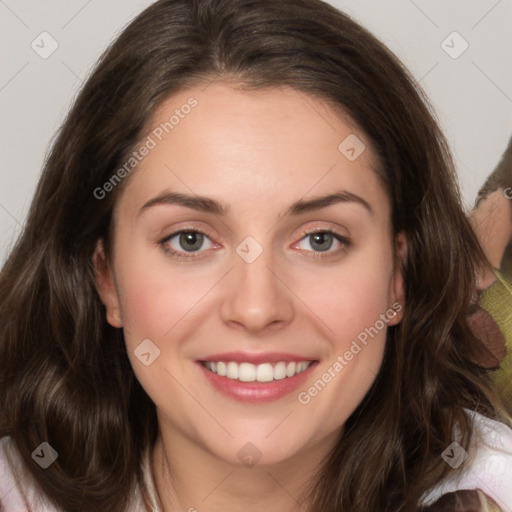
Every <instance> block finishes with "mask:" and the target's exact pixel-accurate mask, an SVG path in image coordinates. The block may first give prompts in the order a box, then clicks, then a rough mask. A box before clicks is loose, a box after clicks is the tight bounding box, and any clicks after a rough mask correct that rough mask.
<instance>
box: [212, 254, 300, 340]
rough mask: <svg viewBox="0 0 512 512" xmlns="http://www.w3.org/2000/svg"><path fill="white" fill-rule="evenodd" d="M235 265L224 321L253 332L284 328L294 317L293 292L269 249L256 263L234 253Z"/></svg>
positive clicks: (226, 301) (228, 281)
mask: <svg viewBox="0 0 512 512" xmlns="http://www.w3.org/2000/svg"><path fill="white" fill-rule="evenodd" d="M234 267H235V268H233V270H232V271H231V272H230V274H229V275H230V277H229V278H228V280H227V282H226V289H225V295H224V300H223V302H222V307H221V316H222V320H223V321H224V322H225V323H226V324H229V325H230V326H231V327H235V328H238V329H244V330H246V331H248V332H250V333H251V334H263V333H264V332H267V331H268V330H273V329H280V328H283V327H284V326H285V325H287V324H289V323H290V322H291V321H292V320H293V317H294V314H295V310H294V305H293V297H294V295H293V292H292V291H291V290H290V288H289V287H288V286H287V285H286V278H285V277H286V276H285V272H284V271H283V270H282V268H281V267H278V266H277V265H276V264H275V261H274V259H273V257H272V254H271V251H270V250H268V249H265V250H264V251H263V252H262V254H261V255H260V256H259V257H258V258H257V259H256V260H255V261H253V262H252V263H248V262H247V261H245V260H244V259H243V258H241V257H239V256H238V254H236V253H235V254H234Z"/></svg>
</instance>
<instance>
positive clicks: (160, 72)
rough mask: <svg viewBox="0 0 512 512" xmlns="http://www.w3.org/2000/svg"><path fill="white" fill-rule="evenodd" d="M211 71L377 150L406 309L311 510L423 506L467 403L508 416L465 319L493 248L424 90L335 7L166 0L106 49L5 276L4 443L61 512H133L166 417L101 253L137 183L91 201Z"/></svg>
mask: <svg viewBox="0 0 512 512" xmlns="http://www.w3.org/2000/svg"><path fill="white" fill-rule="evenodd" d="M213 80H224V81H229V82H230V83H231V84H233V85H234V86H236V87H241V88H244V89H246V90H257V89H262V88H268V87H274V86H281V85H286V86H290V87H293V88H294V89H296V90H298V91H301V92H303V93H305V94H307V95H312V96H315V97H318V98H320V99H322V100H324V101H326V102H327V103H328V104H329V105H331V106H332V107H333V108H334V109H338V110H341V111H343V112H344V113H346V114H348V115H349V116H350V117H351V118H352V119H353V120H354V121H355V122H356V123H357V124H358V125H359V127H360V128H361V129H362V130H363V131H364V132H365V133H366V135H367V136H368V137H369V139H370V140H371V141H372V143H373V147H374V148H375V151H376V153H377V156H378V159H379V161H380V172H381V174H382V178H383V180H384V182H385V185H386V188H387V191H388V193H389V197H390V201H391V203H392V222H393V226H394V231H395V233H398V232H399V231H403V232H405V233H406V235H407V238H408V253H407V261H406V262H405V263H404V268H403V271H404V275H405V282H406V302H405V309H404V317H403V320H402V322H401V323H400V324H399V325H398V326H395V327H391V328H389V330H388V338H387V344H386V352H385V356H384V360H383V364H382V367H381V370H380V373H379V374H378V376H377V378H376V381H375V383H374V385H373V386H372V388H371V389H370V391H369V392H368V394H367V395H366V397H365V398H364V400H363V402H362V403H361V404H360V405H359V406H358V408H357V409H356V410H355V411H354V413H353V414H352V415H351V417H350V418H349V419H348V421H347V423H346V426H345V432H344V434H343V436H342V437H341V438H340V439H339V440H338V442H337V445H336V446H335V448H334V449H333V451H332V453H331V454H330V455H329V457H328V458H327V459H326V460H325V461H324V464H323V467H322V469H321V471H320V472H319V474H318V478H317V479H316V480H315V481H314V482H312V483H311V486H310V487H309V488H308V489H307V493H306V494H305V497H304V499H305V503H308V504H309V506H308V509H309V510H312V511H316V512H319V511H322V512H335V511H339V510H350V511H351V512H363V511H364V512H368V511H376V512H399V511H408V510H428V509H427V508H421V507H420V506H419V505H418V502H419V499H420V497H421V495H422V494H423V493H424V492H425V491H427V490H428V489H430V488H432V487H433V486H435V484H437V483H439V482H440V481H441V480H442V479H443V478H444V477H446V476H447V475H448V473H449V471H450V468H449V467H448V465H447V464H445V463H444V461H443V460H442V458H441V457H440V454H441V453H442V451H443V450H444V449H445V448H446V446H448V445H449V444H450V443H451V442H452V441H453V432H454V428H455V426H456V425H458V427H459V428H460V431H461V433H462V437H461V439H460V444H462V445H463V446H464V447H467V446H468V443H469V440H470V437H471V432H472V428H471V422H470V420H469V418H468V416H467V415H466V413H465V412H464V408H468V409H471V410H475V411H478V412H480V413H481V414H484V415H486V416H488V417H491V418H500V417H501V416H499V414H498V412H497V410H498V409H497V407H499V404H498V402H497V400H496V399H495V398H494V397H493V395H492V392H491V388H490V380H489V376H488V373H487V372H488V370H486V369H485V368H483V367H482V366H480V365H479V364H478V363H477V361H478V360H480V359H481V356H482V354H483V353H484V352H485V347H483V345H482V344H481V343H480V342H479V341H478V340H477V339H476V338H475V336H474V335H473V334H472V332H471V330H470V328H469V326H468V324H467V321H466V317H467V315H468V312H469V309H470V306H471V303H472V299H473V298H474V290H475V270H474V269H475V266H476V265H477V264H480V263H481V262H482V261H484V259H485V256H484V255H483V253H482V251H481V248H480V246H479V244H478V241H477V239H476V237H475V236H474V234H473V231H472V230H471V227H470V225H469V223H468V221H467V219H466V216H465V214H464V212H463V208H462V206H461V200H460V192H459V190H458V185H457V178H456V175H455V171H454V167H453V163H452V160H451V157H450V153H449V150H448V147H447V143H446V141H445V139H444V138H443V135H442V134H441V132H440V130H439V128H438V125H437V123H436V120H435V117H434V115H433V114H432V109H431V107H430V106H429V104H428V101H427V100H426V98H425V97H424V95H423V93H422V92H421V90H420V88H419V87H418V85H417V84H415V82H414V80H413V79H412V78H411V76H410V75H409V74H408V72H407V71H406V69H405V68H404V67H403V65H402V64H401V63H400V62H399V60H398V59H397V58H396V57H395V56H394V55H393V54H392V53H391V52H390V51H389V50H388V49H387V48H386V47H385V46H384V45H383V44H382V43H380V42H379V41H378V40H377V39H376V38H375V37H374V36H373V35H371V34H370V33H369V32H367V31H366V30H365V29H364V28H362V27H361V26H360V25H358V24H357V23H356V22H354V21H353V20H352V19H350V18H349V17H348V16H347V15H345V14H343V13H341V12H340V11H338V10H336V9H335V8H334V7H332V6H330V5H329V4H326V3H324V2H322V1H320V0H280V1H274V0H160V1H158V2H156V3H154V4H152V5H151V6H150V7H149V8H147V9H146V10H144V11H143V12H142V13H141V14H140V15H139V16H137V17H136V18H135V19H134V20H133V21H132V22H131V23H130V24H129V25H128V26H127V27H126V28H125V29H124V30H123V31H122V33H121V34H120V35H119V37H118V38H117V39H116V40H115V41H114V42H113V43H112V44H111V45H110V47H109V48H108V49H107V50H106V51H105V52H104V54H103V55H102V56H101V58H100V59H99V62H98V64H97V65H96V67H95V69H94V70H93V72H92V73H91V75H90V76H89V78H88V79H87V81H86V83H85V84H84V86H83V88H82V90H81V92H80V94H79V95H78V96H77V98H76V101H75V103H74V105H73V107H72V109H71V110H70V112H69V114H68V116H67V118H66V120H65V122H64V123H63V125H62V127H61V128H60V130H59V133H58V136H57V137H56V139H55V141H54V144H53V146H52V148H51V151H50V152H49V154H48V157H47V159H46V161H45V165H44V170H43V173H42V176H41V178H40V180H39V183H38V185H37V191H36V194H35V197H34V199H33V202H32V204H31V208H30V211H29V214H28V219H27V222H26V224H25V225H24V228H23V232H22V234H21V235H20V237H19V239H18V241H17V243H16V245H15V247H14V249H13V250H12V252H11V254H10V256H9V258H8V259H7V261H6V263H5V266H4V268H3V270H2V272H1V274H0V317H1V318H2V319H3V320H2V322H1V323H0V376H1V377H0V379H1V380H0V413H1V418H2V419H1V425H0V434H1V435H10V436H11V437H12V439H13V441H14V443H15V446H16V447H17V449H18V451H19V452H20V454H21V457H22V459H23V461H24V463H25V465H26V468H27V471H28V472H30V474H31V476H32V477H33V478H35V479H36V481H37V482H38V484H39V485H40V487H41V489H42V490H43V491H44V493H45V494H46V495H47V496H48V497H49V498H50V499H51V500H52V502H53V503H55V504H56V505H57V506H59V507H61V508H62V509H64V510H66V511H75V510H80V511H82V512H88V511H91V512H92V511H97V510H103V511H112V512H122V511H123V510H125V509H126V507H127V505H128V500H129V497H130V493H131V491H132V490H133V487H134V485H135V483H136V482H137V481H138V482H141V479H142V475H141V470H140V464H141V457H142V455H143V453H144V452H145V450H147V449H148V448H149V447H151V446H152V445H153V443H154V442H155V439H156V436H157V433H158V425H157V419H156V414H155V406H154V404H153V403H152V402H151V400H150V399H149V397H148V396H147V395H146V393H145V392H144V390H143V389H142V387H141V386H140V384H139V383H138V381H137V380H136V378H135V376H134V373H133V371H132V369H131V366H130V363H129V360H128V357H127V354H126V348H125V344H124V339H123V332H122V330H121V329H115V328H113V327H111V326H110V325H109V324H108V323H107V322H106V319H105V309H104V306H103V304H102V303H101V301H100V298H99V296H98V293H97V290H96V288H95V276H94V270H93V265H92V262H91V257H92V255H93V252H94V249H95V246H96V243H97V241H98V240H100V239H101V240H103V241H104V243H105V246H106V249H107V255H109V254H110V250H111V249H110V246H109V243H110V240H111V234H112V211H113V208H114V206H115V204H116V201H117V198H118V197H119V194H120V193H122V190H123V188H124V186H126V183H127V182H128V181H129V179H130V178H129V177H127V178H125V179H124V180H123V181H122V182H121V183H120V184H119V185H117V187H115V189H114V190H113V191H112V192H111V193H109V194H107V195H106V197H105V198H103V199H102V200H98V199H97V198H96V197H95V195H94V190H95V189H97V187H101V186H102V185H103V184H104V183H105V182H107V181H108V180H109V179H110V178H111V177H112V176H113V174H114V173H115V171H116V169H118V168H119V166H121V165H122V164H123V162H124V161H125V158H126V155H128V154H130V152H131V151H133V150H134V149H135V148H136V147H137V144H138V143H139V142H140V141H141V140H142V138H143V137H144V136H145V135H146V134H147V133H146V130H147V127H148V125H149V123H150V121H151V116H152V114H153V113H154V111H155V109H156V108H157V107H158V106H159V105H160V104H161V103H162V101H163V100H165V99H166V98H168V97H169V95H171V94H173V93H175V92H177V91H178V90H183V89H186V88H187V87H190V86H192V85H197V84H199V83H204V84H208V83H209V82H211V81H213ZM133 172H137V171H136V170H134V171H133ZM496 404H498V405H496ZM41 440H46V441H48V442H49V443H50V444H51V445H52V446H53V447H54V448H55V449H56V450H57V452H58V454H59V457H58V459H57V460H56V461H55V462H54V463H53V464H52V465H51V466H50V467H49V468H48V469H45V470H41V469H40V468H39V467H38V466H37V465H35V464H33V461H32V460H31V456H30V454H31V452H32V451H33V450H34V448H35V447H37V446H38V445H39V444H40V442H41ZM364 454H372V455H371V456H364ZM373 454H379V455H378V456H374V455H373ZM475 492H476V491H475ZM432 510H433V509H432ZM436 510H438V509H436ZM443 510H444V509H443ZM450 510H452V509H451V508H450ZM453 510H455V508H453Z"/></svg>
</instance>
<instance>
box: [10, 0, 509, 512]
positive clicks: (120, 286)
mask: <svg viewBox="0 0 512 512" xmlns="http://www.w3.org/2000/svg"><path fill="white" fill-rule="evenodd" d="M484 258H485V257H484V255H483V253H481V251H480V248H479V244H478V242H477V239H476V237H475V235H474V234H473V232H472V230H471V227H470V224H469V222H468V221H467V219H466V218H465V216H464V212H463V210H462V207H461V202H460V197H459V193H458V191H457V188H456V178H455V173H454V171H453V165H452V162H451V160H450V156H449V152H448V149H447V146H446V143H445V140H444V138H443V137H442V135H441V133H440V131H439V129H438V127H437V125H436V123H435V121H434V120H433V117H432V115H431V114H430V112H429V109H428V107H427V104H426V103H425V100H424V99H422V96H421V93H420V91H419V90H418V89H417V88H416V86H415V85H414V83H413V81H412V80H411V78H410V77H409V75H408V74H407V72H406V71H405V69H404V68H403V67H402V66H401V64H400V63H399V62H398V61H397V59H396V57H394V56H393V55H392V54H391V53H390V52H389V51H388V50H387V49H386V48H385V47H384V46H383V45H382V44H381V43H380V42H378V41H377V40H376V39H375V38H374V37H373V36H371V35H370V34H369V33H368V32H367V31H365V30H364V29H363V28H361V27H360V26H359V25H357V24H356V23H354V22H353V21H352V20H350V19H349V18H348V17H347V16H345V15H344V14H342V13H340V12H339V11H337V10H336V9H334V8H333V7H330V6H329V5H327V4H325V3H323V2H320V1H318V0H300V1H293V2H292V1H287V0H286V1H280V2H273V1H270V0H265V1H258V2H254V1H252V0H251V1H249V0H213V1H212V0H208V1H206V0H194V1H184V0H164V1H159V2H156V3H155V4H153V5H152V6H151V7H149V8H148V9H146V10H145V11H144V12H143V13H142V14H141V15H139V16H138V17H137V18H136V19H135V20H134V21H133V22H132V23H131V24H130V25H129V26H128V27H127V28H126V29H125V30H124V32H123V33H122V34H121V35H120V36H119V38H118V39H117V40H116V41H115V42H114V43H113V45H112V46H111V47H110V48H109V49H108V50H107V51H106V53H105V54H104V55H103V57H102V58H101V60H100V62H99V64H98V66H97V67H96V69H95V71H94V72H93V74H92V75H91V77H90V78H89V80H88V81H87V83H86V84H85V85H84V88H83V90H82V92H81V94H80V96H79V97H78V98H77V101H76V104H75V105H74V107H73V109H72V110H71V112H70V114H69V117H68V119H67V120H66V122H65V123H64V125H63V127H62V129H61V132H60V134H59V137H58V139H57V140H56V143H55V145H54V147H53V149H52V152H51V155H50V157H49V159H48V161H47V164H46V167H45V170H44V172H43V176H42V178H41V181H40V183H39V186H38V191H37V194H36V197H35V198H34V202H33V204H32V208H31V211H30V214H29V219H28V221H27V224H26V229H25V232H24V234H23V235H22V237H21V238H20V240H19V241H18V244H17V245H16V247H15V249H14V250H13V252H12V254H11V256H10V258H9V259H8V261H7V262H6V265H5V267H4V269H3V271H2V274H1V277H0V297H1V303H0V311H1V312H2V315H3V318H8V321H7V322H4V323H3V325H2V327H1V329H2V331H1V357H0V361H1V363H0V364H1V365H2V366H1V370H2V375H3V377H2V387H1V402H0V403H1V409H2V413H3V417H4V418H5V419H4V421H3V424H2V429H1V432H0V433H1V434H2V435H3V436H4V438H3V440H2V442H3V445H2V446H3V449H2V454H3V457H1V458H0V460H1V461H2V464H3V467H2V471H3V472H4V473H3V474H4V479H3V480H2V484H3V485H4V488H2V491H3V494H2V498H1V500H2V504H3V507H4V509H5V510H9V509H10V507H11V509H13V510H16V507H19V504H20V503H22V502H23V500H25V501H26V503H28V506H30V508H31V509H32V510H37V509H38V507H42V504H44V503H45V502H46V503H47V504H48V506H49V507H52V509H55V510H81V511H89V510H90V511H92V510H109V511H110V510H111V511H119V512H121V511H124V510H163V511H170V510H188V511H193V510H233V509H237V510H239V509H244V510H247V511H256V510H263V509H265V510H268V509H272V510H276V509H280V510H301V511H306V510H307V511H319V510H321V511H323V512H324V511H325V512H328V511H332V512H334V511H338V510H350V511H352V512H358V511H363V510H364V511H368V510H372V511H379V512H382V511H390V512H391V511H393V512H396V511H406V510H417V511H418V510H422V511H424V510H431V511H432V510H446V507H448V509H449V510H460V509H461V506H466V507H473V508H467V509H468V510H469V509H471V510H473V509H475V507H478V509H479V510H487V509H490V508H492V507H494V508H493V510H500V509H501V510H506V507H510V505H511V502H512V497H511V496H510V495H509V490H510V488H512V486H511V485H509V484H510V481H509V480H510V477H509V476H508V474H509V473H507V472H502V471H501V469H502V468H501V466H500V464H502V463H504V464H506V465H510V464H511V460H512V430H511V429H510V428H509V427H508V426H507V425H505V423H504V422H505V421H507V418H505V416H504V414H502V411H501V409H502V406H501V404H500V402H499V400H498V399H497V398H496V397H495V396H494V395H493V392H492V389H491V381H490V377H489V376H488V371H487V370H486V369H485V368H483V367H481V366H480V365H479V364H478V362H477V361H478V360H479V358H481V356H482V354H485V347H484V346H483V345H482V344H481V343H480V342H479V340H478V339H477V338H476V337H475V336H474V335H473V334H472V332H471V329H470V328H469V325H468V323H467V321H466V316H467V314H468V311H469V310H470V307H471V306H472V304H471V300H472V291H473V289H474V286H475V271H474V269H475V268H476V266H477V265H480V264H481V263H482V262H483V261H484ZM482 441H483V444H482ZM45 443H46V444H45ZM482 464H483V465H484V467H483V468H482ZM17 470H18V471H17ZM475 474H476V475H477V478H478V481H475V479H474V475H475ZM5 475H6V476H5ZM505 478H508V479H509V480H505ZM3 482H7V484H4V483H3ZM507 484H508V485H507ZM460 504H463V505H460ZM459 505H460V506H459Z"/></svg>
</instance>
